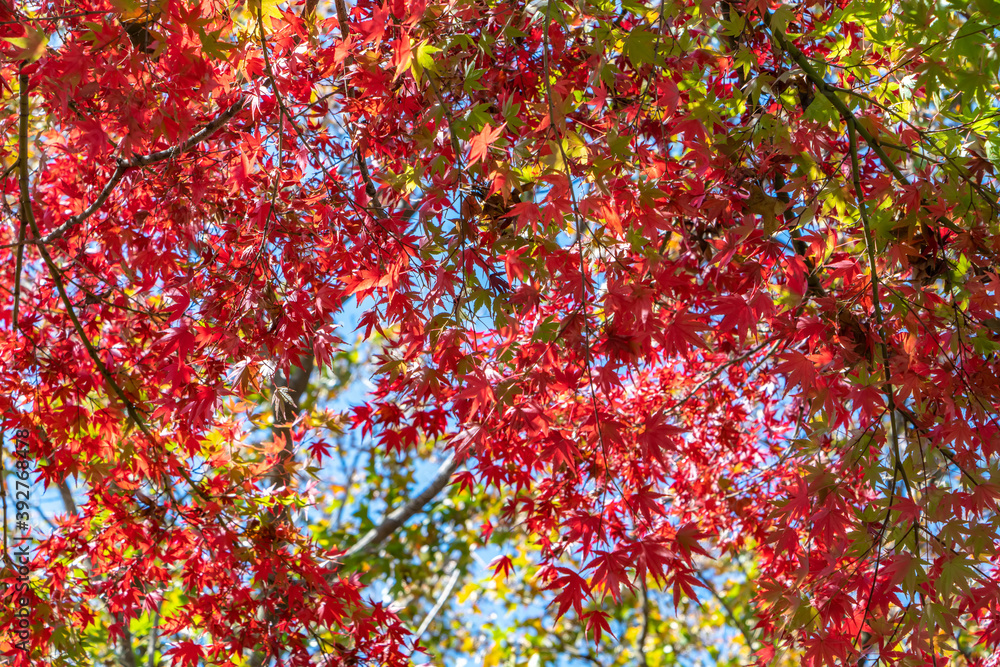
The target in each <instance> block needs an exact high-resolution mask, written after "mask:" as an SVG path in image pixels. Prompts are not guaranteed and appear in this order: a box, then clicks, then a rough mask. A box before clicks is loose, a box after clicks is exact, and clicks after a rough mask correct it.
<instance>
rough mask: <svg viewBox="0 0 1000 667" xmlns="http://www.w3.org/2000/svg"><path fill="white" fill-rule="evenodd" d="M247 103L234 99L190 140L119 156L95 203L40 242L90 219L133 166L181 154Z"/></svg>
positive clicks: (243, 100) (50, 239)
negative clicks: (152, 150) (231, 103)
mask: <svg viewBox="0 0 1000 667" xmlns="http://www.w3.org/2000/svg"><path fill="white" fill-rule="evenodd" d="M244 104H246V98H245V97H242V96H241V97H240V98H239V99H238V100H236V102H234V103H233V105H232V106H230V107H229V108H228V109H226V110H225V111H223V112H222V113H221V114H219V115H218V116H217V117H216V118H215V119H214V120H212V121H211V122H210V123H208V124H207V125H205V127H203V128H201V129H200V130H198V131H197V132H195V133H194V134H192V135H191V136H190V137H188V139H187V140H186V141H182V142H181V143H179V144H177V145H176V146H173V147H171V148H166V149H164V150H162V151H156V152H155V153H147V154H146V155H135V156H133V157H132V158H131V159H128V160H123V159H120V158H119V160H118V166H116V167H115V171H114V173H113V174H111V178H110V179H109V180H108V182H107V183H106V184H105V185H104V188H103V189H102V190H101V193H100V194H99V195H98V196H97V199H95V200H94V203H92V204H91V205H90V206H88V207H87V208H86V209H85V210H84V211H83V212H82V213H79V214H77V215H74V216H73V217H72V218H70V219H69V220H67V221H66V222H64V223H63V224H61V225H59V226H58V227H56V228H55V229H53V230H52V231H51V232H49V233H48V234H47V235H46V236H45V237H44V238H42V239H41V240H40V241H39V242H40V243H50V242H52V241H54V240H55V239H58V238H59V237H61V236H62V235H63V234H65V233H66V232H67V231H69V230H70V229H72V228H73V227H76V226H77V225H79V224H80V223H82V222H83V221H84V220H86V219H87V218H89V217H90V216H92V215H93V214H94V213H96V212H97V209H99V208H101V206H103V205H104V202H106V201H107V200H108V197H110V196H111V193H112V192H113V191H114V189H115V186H117V185H118V183H119V182H121V180H122V178H123V177H124V176H125V173H126V172H128V171H129V170H130V169H135V168H137V167H146V166H149V165H151V164H154V163H156V162H162V161H164V160H169V159H171V158H174V157H177V156H178V155H180V154H181V153H184V152H186V151H188V150H190V149H191V148H192V147H194V146H196V145H197V144H199V143H201V142H202V141H205V140H206V139H208V138H209V137H211V136H212V135H213V134H215V133H216V132H218V131H219V129H220V128H221V127H222V126H223V125H225V124H226V123H228V122H229V121H230V120H231V119H232V118H233V116H235V115H236V114H238V113H239V112H240V110H241V109H243V105H244Z"/></svg>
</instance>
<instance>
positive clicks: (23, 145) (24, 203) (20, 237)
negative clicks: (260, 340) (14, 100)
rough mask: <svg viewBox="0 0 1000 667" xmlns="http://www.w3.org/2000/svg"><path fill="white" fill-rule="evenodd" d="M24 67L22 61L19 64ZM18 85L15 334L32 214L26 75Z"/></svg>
mask: <svg viewBox="0 0 1000 667" xmlns="http://www.w3.org/2000/svg"><path fill="white" fill-rule="evenodd" d="M21 67H22V68H23V67H24V63H22V64H21ZM18 86H19V87H20V90H19V92H20V119H19V122H20V126H19V127H18V133H17V134H18V141H17V167H18V181H19V182H20V186H21V225H20V227H19V228H18V232H17V259H16V260H15V262H14V312H13V315H12V318H11V324H12V328H13V330H14V333H15V335H16V333H17V319H18V311H19V309H20V305H21V272H22V271H23V268H24V234H25V231H26V230H27V229H28V216H30V215H31V214H32V210H31V205H30V203H29V202H30V201H31V193H30V191H29V188H28V75H27V74H23V73H22V74H19V75H18Z"/></svg>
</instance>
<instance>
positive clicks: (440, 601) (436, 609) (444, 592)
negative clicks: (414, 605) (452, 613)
mask: <svg viewBox="0 0 1000 667" xmlns="http://www.w3.org/2000/svg"><path fill="white" fill-rule="evenodd" d="M461 574H462V570H461V568H460V567H458V564H457V563H456V564H455V565H454V568H453V570H452V573H451V576H450V577H448V581H447V582H445V585H444V588H443V589H441V594H440V595H438V597H437V600H436V601H435V602H434V606H433V607H431V609H430V611H428V612H427V615H426V616H424V620H423V621H421V622H420V627H419V628H417V631H416V632H414V633H413V644H414V646H416V644H417V643H418V642H419V641H420V638H421V637H422V636H423V635H424V633H425V632H427V628H429V627H430V625H431V623H433V622H434V618H435V617H436V616H437V615H438V614H439V613H440V612H441V609H442V608H443V607H444V605H445V603H446V602H447V601H448V597H449V596H450V595H451V592H452V590H454V589H455V584H457V583H458V577H459V576H460V575H461Z"/></svg>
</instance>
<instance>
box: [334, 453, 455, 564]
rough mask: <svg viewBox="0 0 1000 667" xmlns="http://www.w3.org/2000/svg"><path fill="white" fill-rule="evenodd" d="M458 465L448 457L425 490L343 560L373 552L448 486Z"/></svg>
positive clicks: (373, 531) (394, 513) (353, 547)
mask: <svg viewBox="0 0 1000 667" xmlns="http://www.w3.org/2000/svg"><path fill="white" fill-rule="evenodd" d="M458 465H459V463H458V460H457V459H456V458H455V455H454V454H451V455H449V456H448V458H447V459H445V462H444V463H442V464H441V467H440V468H438V471H437V474H436V475H435V476H434V479H433V480H432V481H431V483H430V484H429V485H428V486H427V488H426V489H424V490H423V491H422V492H421V493H420V494H419V495H417V496H416V497H414V498H413V499H412V500H410V502H408V503H406V504H405V505H403V506H402V507H400V508H399V509H397V510H396V511H394V512H392V513H390V514H389V516H387V517H386V518H385V520H384V521H382V523H380V524H379V525H378V526H376V527H375V528H372V529H371V530H369V531H368V532H367V533H365V535H364V537H362V538H361V539H360V540H358V541H357V542H356V543H355V544H354V546H352V547H351V548H350V549H348V550H347V551H346V552H345V553H344V558H350V557H351V556H359V555H360V556H363V555H367V554H370V553H373V552H375V551H376V550H377V549H378V548H379V546H381V545H382V543H383V542H385V541H386V539H388V537H389V536H390V535H392V534H393V533H394V532H396V531H397V530H398V529H399V528H400V527H401V526H402V525H403V524H404V523H406V522H407V521H409V519H410V517H412V516H413V515H414V514H416V513H417V512H419V511H420V510H422V509H423V508H424V506H425V505H426V504H427V503H429V502H430V501H431V500H433V499H434V497H435V496H437V494H438V493H440V492H441V489H443V488H444V487H446V486H448V482H449V481H451V475H452V473H453V472H455V471H456V470H457V469H458Z"/></svg>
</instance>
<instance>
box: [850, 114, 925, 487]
mask: <svg viewBox="0 0 1000 667" xmlns="http://www.w3.org/2000/svg"><path fill="white" fill-rule="evenodd" d="M858 127H859V126H858V123H857V121H855V120H854V118H853V117H852V118H851V119H850V120H848V121H847V133H848V138H849V140H850V146H851V176H852V178H853V180H854V191H855V192H854V196H855V197H856V198H857V201H858V212H859V213H860V214H861V224H862V225H863V227H864V233H865V247H866V249H867V251H868V263H869V264H870V266H869V270H870V271H871V283H872V308H873V309H874V310H875V320H876V322H877V323H878V328H879V338H881V344H880V347H881V348H882V370H883V373H884V376H885V387H884V388H883V391H884V392H885V400H886V406H887V407H888V408H889V424H890V428H891V429H892V453H893V457H894V458H895V465H896V469H897V470H899V474H900V477H901V478H902V480H903V486H905V487H906V493H907V495H909V496H911V497H912V496H913V489H912V488H910V480H909V479H908V478H907V476H906V470H905V469H904V468H903V459H902V456H901V455H900V451H899V428H898V426H897V425H896V396H895V390H894V389H893V384H892V374H891V371H890V369H889V345H888V343H887V342H886V341H887V340H888V337H889V336H888V331H887V330H886V327H885V319H884V317H883V315H882V303H881V301H879V295H878V284H879V278H878V264H877V263H876V258H875V239H874V237H873V235H872V228H871V222H870V221H869V220H868V208H867V207H866V206H865V191H864V190H863V189H862V187H861V165H860V162H859V160H858V137H857V134H856V132H857V129H858Z"/></svg>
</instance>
